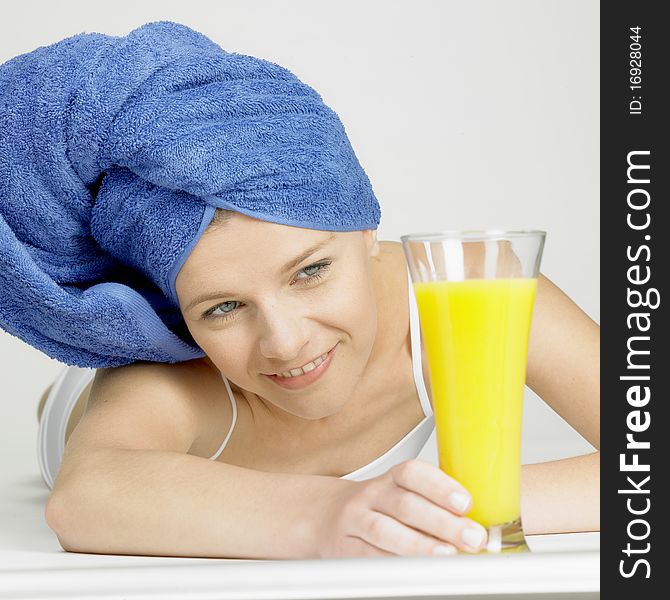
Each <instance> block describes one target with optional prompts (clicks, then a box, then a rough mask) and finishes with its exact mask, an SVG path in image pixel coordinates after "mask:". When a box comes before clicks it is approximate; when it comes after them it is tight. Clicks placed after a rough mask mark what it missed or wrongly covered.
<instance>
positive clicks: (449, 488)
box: [388, 459, 472, 515]
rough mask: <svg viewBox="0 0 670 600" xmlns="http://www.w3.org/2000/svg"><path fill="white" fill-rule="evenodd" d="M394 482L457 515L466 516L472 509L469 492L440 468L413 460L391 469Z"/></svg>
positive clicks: (390, 472) (390, 473)
mask: <svg viewBox="0 0 670 600" xmlns="http://www.w3.org/2000/svg"><path fill="white" fill-rule="evenodd" d="M388 473H389V475H390V476H391V478H392V480H393V482H394V483H395V484H396V485H398V486H400V487H402V488H405V489H407V490H409V491H411V492H414V493H416V494H420V495H422V496H424V497H425V498H428V500H430V501H431V502H434V503H435V504H437V505H438V506H441V507H442V508H446V509H447V510H449V511H451V512H455V513H457V514H461V515H463V514H466V513H467V512H468V511H469V510H470V509H471V508H472V498H471V496H470V494H469V492H468V491H467V490H466V489H465V488H464V487H463V486H462V485H461V484H460V483H458V481H456V480H455V479H454V478H453V477H449V475H447V474H446V473H445V472H444V471H442V470H441V469H440V468H439V467H436V466H434V465H432V464H430V463H428V462H425V461H422V460H418V459H412V460H407V461H405V462H403V463H400V464H399V465H396V466H395V467H393V468H391V469H389V471H388Z"/></svg>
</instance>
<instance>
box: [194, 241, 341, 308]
mask: <svg viewBox="0 0 670 600" xmlns="http://www.w3.org/2000/svg"><path fill="white" fill-rule="evenodd" d="M334 239H335V234H334V233H332V232H331V233H330V235H329V236H328V237H327V238H325V239H324V240H322V241H320V242H317V243H316V244H314V245H313V246H310V247H309V248H307V249H306V250H305V251H304V252H302V253H300V255H299V256H296V257H295V258H293V259H291V260H290V261H289V262H287V263H286V264H285V265H284V266H283V267H282V269H281V273H286V271H290V270H291V269H293V268H294V267H297V266H298V265H299V264H300V263H301V262H302V261H303V260H305V259H306V258H309V257H310V256H311V255H312V254H314V253H315V252H316V251H317V250H321V248H323V247H324V246H327V245H328V244H329V243H330V242H332V241H333V240H334ZM234 295H235V294H234V293H233V292H222V291H219V290H217V291H214V292H205V293H204V294H200V295H199V296H196V297H195V298H193V300H191V302H189V304H188V306H187V307H186V308H185V309H184V312H186V311H189V310H191V309H192V308H193V307H194V306H197V305H198V304H200V303H201V302H205V301H206V300H211V299H212V298H221V297H223V296H234Z"/></svg>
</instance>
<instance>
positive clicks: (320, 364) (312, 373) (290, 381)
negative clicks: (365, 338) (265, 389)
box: [266, 342, 339, 390]
mask: <svg viewBox="0 0 670 600" xmlns="http://www.w3.org/2000/svg"><path fill="white" fill-rule="evenodd" d="M338 345H339V342H338V343H337V344H335V345H334V346H333V347H332V348H331V349H330V350H329V351H328V353H327V354H326V358H325V359H324V360H323V361H321V357H319V358H317V359H316V361H314V362H315V363H316V366H315V367H314V368H312V366H313V365H312V364H311V363H310V365H309V367H306V368H310V369H311V370H309V371H308V372H307V373H303V374H302V375H297V376H290V377H282V376H281V375H266V377H268V378H270V379H271V380H272V381H274V382H275V383H276V384H277V385H279V386H281V387H283V388H286V389H288V390H297V389H301V388H304V387H307V386H308V385H311V384H312V383H314V382H315V381H317V380H319V379H320V378H321V377H322V375H323V374H324V373H325V372H326V371H327V370H328V367H330V363H331V362H333V355H334V354H335V349H336V348H337V347H338Z"/></svg>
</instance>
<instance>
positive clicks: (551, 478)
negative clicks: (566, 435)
mask: <svg viewBox="0 0 670 600" xmlns="http://www.w3.org/2000/svg"><path fill="white" fill-rule="evenodd" d="M526 383H527V384H528V387H530V388H531V389H532V390H533V391H534V392H535V393H536V394H537V395H538V396H540V398H542V400H544V401H545V402H546V403H547V404H548V405H549V406H550V407H551V408H552V409H554V410H555V411H556V412H557V413H558V414H559V415H560V416H561V417H563V418H564V419H565V420H566V421H567V422H568V423H569V424H570V425H571V426H572V427H574V429H575V430H576V431H578V432H579V433H580V434H581V435H582V436H583V437H584V438H585V439H586V440H587V441H588V442H589V443H590V444H591V445H592V446H594V447H595V448H596V449H599V448H600V327H599V326H598V325H597V324H596V323H595V322H594V321H593V320H591V319H590V318H589V317H588V315H586V313H584V312H583V311H582V310H581V309H580V308H579V307H578V306H577V305H576V304H575V303H574V302H573V301H572V300H571V299H570V298H569V297H568V296H567V295H566V294H565V293H564V292H563V291H561V290H560V289H559V288H558V287H557V286H556V285H554V284H553V283H552V282H551V281H550V280H549V279H547V278H546V277H544V275H540V276H539V278H538V287H537V294H536V298H535V306H534V308H533V319H532V324H531V331H530V340H529V344H528V363H527V371H526ZM521 495H522V499H521V517H522V520H523V527H524V531H525V532H526V533H529V534H533V533H567V532H573V531H599V530H600V453H599V452H594V453H591V454H586V455H584V456H575V457H572V458H566V459H562V460H556V461H550V462H545V463H538V464H532V465H524V466H523V467H522V468H521Z"/></svg>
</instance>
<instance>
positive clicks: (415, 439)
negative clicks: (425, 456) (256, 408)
mask: <svg viewBox="0 0 670 600" xmlns="http://www.w3.org/2000/svg"><path fill="white" fill-rule="evenodd" d="M407 279H408V286H407V287H408V292H409V294H408V295H409V325H410V337H411V348H412V368H413V372H414V383H415V385H416V389H417V392H418V394H419V400H420V401H421V407H422V408H423V413H424V415H425V418H424V419H423V420H421V421H420V422H419V423H418V424H417V425H416V426H415V427H414V428H413V429H412V430H411V431H410V432H409V433H408V434H407V435H405V437H403V438H402V439H401V440H400V441H399V442H398V443H397V444H395V445H394V446H393V447H392V448H390V449H389V450H387V451H386V452H384V454H382V455H381V456H379V457H377V458H376V459H375V460H373V461H372V462H370V463H368V464H367V465H363V466H362V467H360V468H359V469H356V470H355V471H352V472H351V473H348V474H347V475H342V477H340V479H350V480H354V481H362V480H365V479H371V478H373V477H377V476H378V475H382V474H383V473H385V472H386V471H388V470H389V469H390V468H391V467H393V466H394V465H397V464H399V463H401V462H404V461H406V460H410V459H412V458H416V457H417V456H418V455H419V453H420V452H421V450H422V449H423V447H424V445H425V444H426V442H427V441H428V438H429V437H430V434H431V433H432V432H433V429H434V427H435V416H434V415H433V410H432V407H431V405H430V400H429V398H428V392H427V391H426V385H425V382H424V380H423V371H422V368H421V327H420V324H419V311H418V308H417V305H416V298H415V297H414V289H413V287H412V279H411V276H410V273H409V269H408V270H407ZM221 377H222V379H223V382H224V383H225V385H226V389H227V390H228V396H229V398H230V402H231V404H232V407H233V421H232V423H231V425H230V430H229V431H228V435H226V437H225V439H224V440H223V443H222V444H221V446H220V448H219V449H218V450H217V451H216V453H215V454H214V455H213V456H210V460H216V459H217V458H218V457H219V456H220V454H221V452H223V449H224V448H225V447H226V444H227V443H228V440H229V439H230V436H231V435H232V433H233V429H234V427H235V423H236V421H237V403H236V401H235V396H234V395H233V392H232V390H231V389H230V384H229V383H228V379H227V378H226V376H225V375H224V374H223V373H221Z"/></svg>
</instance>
